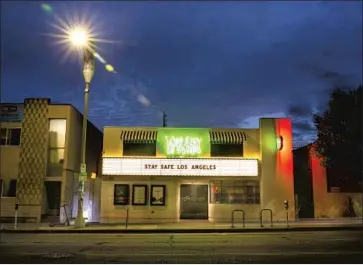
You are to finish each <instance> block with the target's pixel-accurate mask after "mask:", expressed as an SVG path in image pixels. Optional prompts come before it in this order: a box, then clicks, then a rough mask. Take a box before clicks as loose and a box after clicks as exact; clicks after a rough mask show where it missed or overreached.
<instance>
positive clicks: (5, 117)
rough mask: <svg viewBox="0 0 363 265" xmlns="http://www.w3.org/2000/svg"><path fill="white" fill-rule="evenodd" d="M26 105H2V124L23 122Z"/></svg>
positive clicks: (0, 105)
mask: <svg viewBox="0 0 363 265" xmlns="http://www.w3.org/2000/svg"><path fill="white" fill-rule="evenodd" d="M23 116H24V105H21V104H0V122H23Z"/></svg>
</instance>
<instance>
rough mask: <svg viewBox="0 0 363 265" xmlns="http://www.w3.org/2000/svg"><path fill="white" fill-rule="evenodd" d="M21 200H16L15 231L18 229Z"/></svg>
mask: <svg viewBox="0 0 363 265" xmlns="http://www.w3.org/2000/svg"><path fill="white" fill-rule="evenodd" d="M19 204H20V202H19V200H16V203H15V218H14V229H17V228H18V210H19Z"/></svg>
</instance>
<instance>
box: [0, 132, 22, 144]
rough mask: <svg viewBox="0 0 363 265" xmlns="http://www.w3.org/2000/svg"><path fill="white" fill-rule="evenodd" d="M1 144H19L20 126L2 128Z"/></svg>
mask: <svg viewBox="0 0 363 265" xmlns="http://www.w3.org/2000/svg"><path fill="white" fill-rule="evenodd" d="M0 134H1V136H0V137H1V139H0V144H1V145H12V146H19V145H20V136H21V129H20V128H2V129H1V132H0Z"/></svg>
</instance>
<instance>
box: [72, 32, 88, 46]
mask: <svg viewBox="0 0 363 265" xmlns="http://www.w3.org/2000/svg"><path fill="white" fill-rule="evenodd" d="M88 35H89V34H88V33H87V31H86V30H85V29H82V28H74V29H72V30H70V32H69V40H70V41H71V43H72V45H73V46H76V47H79V48H82V47H85V46H87V45H88V41H89V37H88Z"/></svg>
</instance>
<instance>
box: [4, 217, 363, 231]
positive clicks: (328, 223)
mask: <svg viewBox="0 0 363 265" xmlns="http://www.w3.org/2000/svg"><path fill="white" fill-rule="evenodd" d="M362 222H363V221H362V219H361V218H345V219H320V220H319V219H314V220H304V221H293V222H289V223H288V226H287V224H286V222H274V223H273V226H272V227H271V224H270V223H269V222H263V227H261V226H260V223H259V222H248V223H246V224H245V227H243V226H242V223H241V222H236V223H235V225H234V227H233V228H232V226H231V223H210V222H208V221H190V220H188V221H181V222H178V223H165V224H142V225H140V224H139V225H138V224H129V225H128V227H127V228H126V225H125V224H88V225H87V226H86V227H85V228H82V229H77V228H75V227H74V226H73V225H71V226H64V225H61V226H55V227H49V224H48V223H41V224H39V223H38V224H18V227H17V229H14V225H13V224H1V232H2V233H169V232H173V233H193V232H194V233H211V232H221V233H223V232H229V233H233V232H234V233H241V232H260V231H261V230H263V231H264V232H278V231H285V230H288V231H313V230H314V231H325V230H332V229H333V230H359V229H363V224H362Z"/></svg>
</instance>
